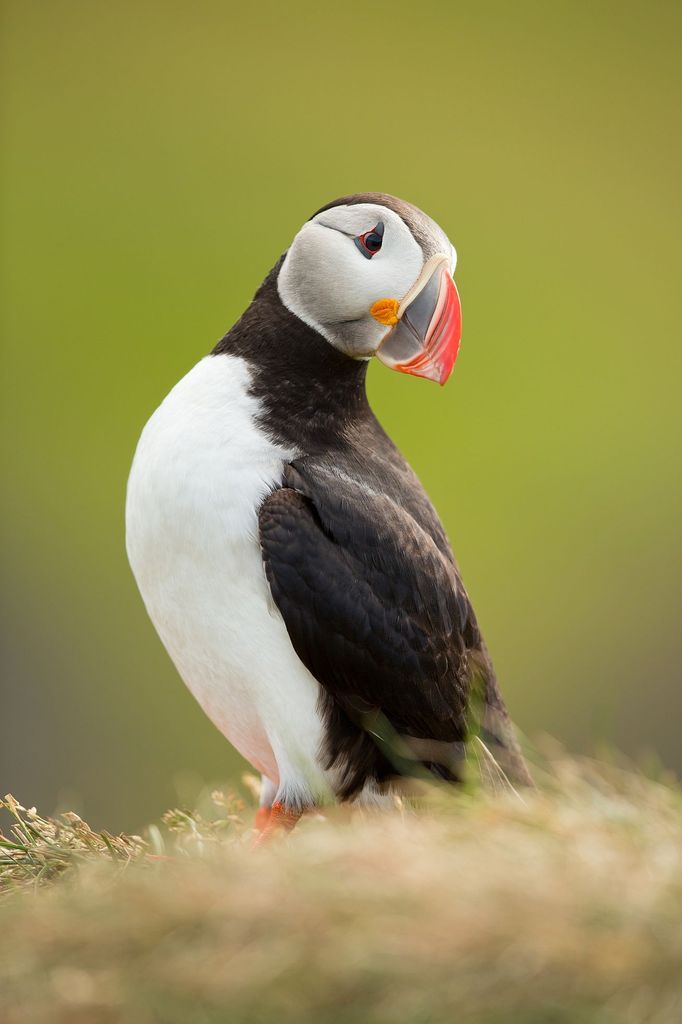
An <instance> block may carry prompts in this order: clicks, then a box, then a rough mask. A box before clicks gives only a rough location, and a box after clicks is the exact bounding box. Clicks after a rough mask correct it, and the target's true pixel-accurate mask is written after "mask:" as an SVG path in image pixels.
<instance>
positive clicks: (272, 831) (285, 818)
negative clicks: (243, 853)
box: [253, 801, 303, 849]
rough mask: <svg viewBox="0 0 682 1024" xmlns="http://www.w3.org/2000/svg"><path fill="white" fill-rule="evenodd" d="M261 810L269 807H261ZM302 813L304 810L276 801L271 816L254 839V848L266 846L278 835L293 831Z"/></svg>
mask: <svg viewBox="0 0 682 1024" xmlns="http://www.w3.org/2000/svg"><path fill="white" fill-rule="evenodd" d="M260 810H267V808H259V811H260ZM302 813H303V812H302V811H294V810H291V809H290V808H288V807H285V806H284V804H282V803H280V802H279V801H275V803H274V804H273V805H272V808H271V810H270V813H269V818H268V821H267V823H266V825H265V827H264V828H263V829H262V830H261V831H260V832H259V833H258V835H257V836H256V837H255V839H254V842H253V847H254V849H255V848H256V847H258V846H264V845H265V843H269V842H270V840H271V839H272V838H273V837H274V836H276V835H281V834H282V833H287V832H291V830H292V829H293V828H294V826H295V825H296V822H297V821H298V820H299V818H300V817H301V814H302ZM256 818H258V814H256Z"/></svg>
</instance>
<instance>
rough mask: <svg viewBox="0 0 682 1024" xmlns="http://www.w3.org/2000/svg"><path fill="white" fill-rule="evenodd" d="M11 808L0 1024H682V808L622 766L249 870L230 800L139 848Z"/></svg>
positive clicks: (169, 825)
mask: <svg viewBox="0 0 682 1024" xmlns="http://www.w3.org/2000/svg"><path fill="white" fill-rule="evenodd" d="M4 808H5V811H8V810H9V811H11V812H12V814H13V816H14V828H13V830H12V829H7V830H6V832H5V836H4V837H3V843H4V844H5V845H4V847H3V849H2V850H0V861H2V863H1V864H0V872H1V873H0V880H1V883H2V889H3V892H4V899H3V900H2V901H1V902H0V1020H1V1021H2V1022H3V1024H25V1022H26V1024H28V1022H30V1024H34V1022H36V1024H42V1022H45V1024H48V1022H49V1024H62V1022H67V1021H68V1022H69V1024H123V1022H125V1024H157V1022H163V1024H219V1022H220V1024H222V1022H230V1024H241V1022H254V1024H255V1022H262V1024H270V1022H275V1021H277V1022H281V1021H297V1022H299V1021H303V1022H307V1021H311V1022H313V1021H314V1022H316V1024H318V1022H319V1024H325V1022H339V1024H350V1022H351V1021H352V1022H364V1024H373V1022H381V1024H407V1022H409V1024H441V1022H443V1024H445V1022H448V1024H450V1022H453V1021H458V1022H460V1021H467V1022H476V1024H508V1022H509V1024H521V1022H524V1024H525V1022H533V1024H541V1022H542V1024H549V1022H561V1024H563V1022H571V1024H576V1022H578V1024H582V1022H599V1024H601V1022H604V1024H612V1022H613V1024H616V1022H632V1024H634V1022H644V1021H646V1022H651V1024H663V1022H665V1024H673V1022H679V1021H680V1020H682V795H681V793H680V791H679V789H678V788H677V787H676V786H675V785H674V784H673V783H672V782H671V781H669V780H666V779H660V778H659V779H652V778H649V777H646V776H645V775H643V774H642V773H640V772H637V771H634V770H630V769H628V768H626V767H624V766H622V765H619V764H615V763H597V762H594V761H590V760H587V759H581V760H576V759H573V758H568V757H566V756H563V755H557V756H555V757H554V759H553V760H552V762H551V766H550V767H549V768H546V769H544V770H543V776H542V779H541V782H540V786H539V788H538V791H537V792H535V793H530V794H526V793H524V794H523V796H522V797H520V796H519V795H517V794H515V793H514V792H510V791H509V790H507V791H506V792H503V793H498V794H495V795H490V794H482V793H480V792H479V793H471V792H469V793H457V794H453V793H451V792H450V793H447V794H444V793H441V792H438V791H436V792H434V793H432V794H429V795H427V796H426V797H425V799H424V800H423V802H422V806H420V808H419V809H418V810H416V809H414V808H409V809H408V808H406V807H404V806H396V809H395V811H394V812H391V813H381V814H375V815H367V814H360V813H358V812H355V813H354V814H349V813H342V812H334V813H333V814H332V815H331V816H327V817H326V818H321V817H317V818H314V819H310V820H307V821H304V822H303V823H302V825H301V826H299V828H298V829H297V831H296V832H294V833H293V834H292V835H291V836H290V837H289V838H288V839H287V840H285V841H281V842H278V843H276V844H273V845H272V846H271V847H269V848H266V849H261V850H259V851H257V852H256V853H253V852H251V849H250V832H249V829H248V824H247V823H248V821H249V819H250V814H251V809H250V808H249V806H248V801H243V800H240V798H238V797H237V796H233V795H228V796H224V795H223V794H213V796H212V800H211V801H208V802H207V806H205V807H202V809H201V810H200V811H195V812H192V813H189V812H187V811H184V810H174V811H170V812H168V814H167V815H165V816H164V820H163V822H162V825H161V827H156V826H151V827H150V829H149V830H148V832H147V835H146V836H145V838H141V837H120V836H119V837H114V836H108V835H106V834H101V833H100V834H98V833H94V832H92V831H90V830H89V828H88V827H87V825H85V823H83V822H82V821H81V820H80V819H79V818H77V817H76V816H75V815H66V816H63V817H62V818H61V819H59V820H53V819H52V820H49V819H48V820H46V819H42V818H40V817H39V816H38V815H37V814H36V813H35V812H32V811H25V810H23V809H22V808H21V807H19V806H18V805H17V804H16V802H14V801H11V800H8V801H7V802H6V803H5V804H4ZM56 878H58V881H57V882H56V884H49V883H50V881H51V880H55V879H56Z"/></svg>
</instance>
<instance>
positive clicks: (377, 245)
mask: <svg viewBox="0 0 682 1024" xmlns="http://www.w3.org/2000/svg"><path fill="white" fill-rule="evenodd" d="M383 240H384V224H383V221H379V223H378V224H377V226H376V227H374V228H372V230H371V231H365V233H364V235H357V236H356V237H355V238H354V239H353V241H354V242H355V244H356V246H357V247H358V249H359V250H360V252H361V253H362V255H363V256H364V257H365V259H366V260H371V258H372V256H375V255H376V253H378V252H379V250H380V249H381V245H382V243H383Z"/></svg>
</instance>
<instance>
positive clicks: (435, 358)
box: [370, 255, 462, 384]
mask: <svg viewBox="0 0 682 1024" xmlns="http://www.w3.org/2000/svg"><path fill="white" fill-rule="evenodd" d="M370 312H371V314H372V316H373V317H374V318H375V320H378V321H379V323H382V324H386V325H387V326H390V327H391V330H390V331H389V332H388V334H387V335H386V337H385V338H384V339H383V341H382V342H381V344H380V346H379V349H378V351H377V353H376V354H377V356H378V357H379V359H380V360H381V361H382V363H386V365H387V366H390V367H391V368H392V369H394V370H400V372H401V373H410V374H412V375H413V376H414V377H425V378H426V379H427V380H433V381H437V383H438V384H445V382H446V380H447V379H448V377H449V376H450V374H451V373H452V368H453V366H454V365H455V360H456V358H457V354H458V352H459V343H460V340H461V337H462V307H461V305H460V301H459V295H458V293H457V288H456V287H455V282H454V281H453V279H452V275H451V274H450V261H449V258H448V257H447V256H442V255H438V256H432V257H431V259H430V260H429V261H428V262H427V263H426V265H425V266H424V269H423V271H422V273H421V274H420V275H419V278H418V280H417V282H416V283H415V285H414V286H413V287H412V288H411V289H410V291H409V292H408V293H407V295H406V296H405V298H404V299H403V300H402V302H398V300H397V299H379V301H378V302H375V303H374V305H373V306H372V308H371V310H370Z"/></svg>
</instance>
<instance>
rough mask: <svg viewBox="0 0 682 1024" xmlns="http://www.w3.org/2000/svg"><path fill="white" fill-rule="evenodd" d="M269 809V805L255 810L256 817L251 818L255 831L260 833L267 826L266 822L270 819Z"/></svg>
mask: <svg viewBox="0 0 682 1024" xmlns="http://www.w3.org/2000/svg"><path fill="white" fill-rule="evenodd" d="M271 811H272V808H271V807H259V808H258V810H257V811H256V817H255V818H254V819H253V827H254V828H255V830H256V832H258V833H261V832H263V831H264V830H265V829H266V828H267V825H268V822H269V821H270V812H271Z"/></svg>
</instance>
